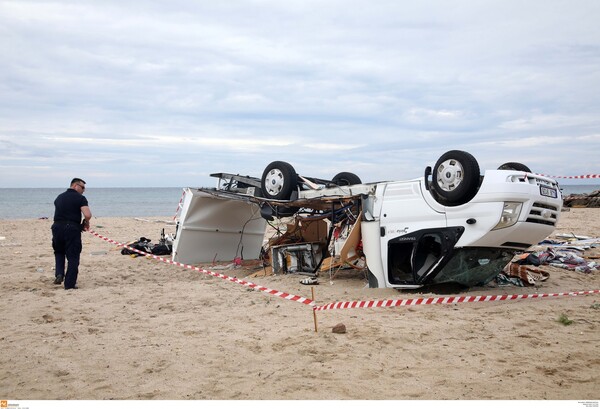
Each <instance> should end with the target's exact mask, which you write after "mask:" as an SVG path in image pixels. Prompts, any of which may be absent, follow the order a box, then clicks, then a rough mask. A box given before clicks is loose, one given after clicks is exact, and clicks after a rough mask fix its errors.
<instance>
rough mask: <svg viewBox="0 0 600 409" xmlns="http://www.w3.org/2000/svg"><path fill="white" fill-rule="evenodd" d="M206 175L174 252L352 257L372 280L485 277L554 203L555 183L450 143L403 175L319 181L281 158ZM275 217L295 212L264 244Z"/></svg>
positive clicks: (552, 220) (183, 218) (326, 260)
mask: <svg viewBox="0 0 600 409" xmlns="http://www.w3.org/2000/svg"><path fill="white" fill-rule="evenodd" d="M212 176H215V177H217V178H218V180H219V183H218V185H217V187H216V188H196V189H192V188H188V189H186V194H185V198H184V201H183V206H182V210H181V213H180V215H179V218H178V229H177V233H176V237H175V240H174V244H173V259H174V261H179V262H183V263H201V262H210V261H215V260H233V259H235V258H236V257H245V258H258V257H261V256H262V257H264V256H265V254H266V255H267V257H266V258H267V259H270V260H271V261H274V260H273V257H274V256H275V257H277V260H275V261H276V263H275V264H276V265H277V266H278V267H279V268H280V269H281V270H282V271H283V272H289V271H292V270H293V271H294V272H300V273H304V274H307V275H315V276H316V275H318V274H319V272H320V271H323V269H324V268H332V266H336V267H340V266H344V265H352V266H354V267H356V265H359V266H360V267H361V268H363V267H364V269H365V270H366V273H367V277H368V283H369V286H370V287H372V288H378V287H395V288H418V287H422V286H425V285H431V284H440V283H458V284H462V285H465V286H473V285H478V284H484V283H486V282H488V281H489V280H491V279H492V278H494V277H495V276H496V275H498V273H500V272H501V271H502V268H503V267H504V266H505V265H506V264H507V263H508V262H509V261H510V260H511V259H512V257H513V256H514V255H515V253H517V252H520V251H523V250H525V249H527V248H529V247H530V246H531V245H534V244H537V243H538V242H539V241H540V240H543V239H544V238H545V237H547V236H548V235H550V234H551V233H552V231H553V230H554V228H555V226H556V223H557V221H558V218H559V216H560V211H561V207H562V196H561V192H560V189H559V186H558V184H557V182H556V181H555V180H553V179H551V178H548V177H544V176H540V175H536V174H534V173H532V172H531V171H530V170H529V168H527V167H526V166H524V165H522V164H519V163H506V164H504V165H502V166H500V167H499V168H498V169H496V170H487V171H486V172H485V173H484V174H483V175H481V174H480V170H479V165H478V163H477V161H476V160H475V158H474V157H473V156H472V155H470V154H469V153H467V152H464V151H456V150H455V151H449V152H446V153H445V154H444V155H442V156H441V157H440V158H439V160H438V161H437V163H436V164H435V166H434V167H433V168H431V167H427V168H426V169H425V172H424V175H423V177H421V178H418V179H413V180H407V181H394V182H377V183H362V182H361V181H360V179H359V178H358V177H357V176H356V175H354V174H352V173H350V172H342V173H340V174H338V175H336V176H334V177H333V178H332V179H331V180H330V181H329V180H322V179H316V178H311V177H304V176H300V175H298V174H297V173H296V171H295V170H294V168H293V167H292V166H291V165H290V164H289V163H286V162H273V163H271V164H270V165H268V166H267V167H266V168H265V170H264V172H263V175H262V177H261V178H255V177H249V176H240V175H234V174H227V173H217V174H213V175H212ZM282 217H287V218H289V219H288V220H291V224H290V225H288V228H287V229H286V231H285V232H281V236H282V237H285V236H286V235H287V236H288V238H289V240H281V239H277V240H274V241H266V242H265V239H264V238H265V234H264V232H265V228H266V227H267V221H268V220H273V219H278V218H282ZM286 246H289V247H286ZM303 249H306V250H303ZM275 252H276V253H275ZM308 258H310V260H308ZM304 259H307V261H306V262H304ZM286 260H287V262H288V263H294V266H293V268H286V267H291V266H286V265H285V264H286ZM357 260H362V264H356V262H357ZM281 264H283V266H281Z"/></svg>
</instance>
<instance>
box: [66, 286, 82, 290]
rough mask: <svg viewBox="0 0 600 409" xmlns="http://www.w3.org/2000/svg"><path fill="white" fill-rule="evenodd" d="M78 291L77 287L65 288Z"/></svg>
mask: <svg viewBox="0 0 600 409" xmlns="http://www.w3.org/2000/svg"><path fill="white" fill-rule="evenodd" d="M78 289H79V287H77V286H75V287H69V288H67V287H65V290H78Z"/></svg>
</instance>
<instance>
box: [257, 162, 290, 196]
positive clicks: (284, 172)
mask: <svg viewBox="0 0 600 409" xmlns="http://www.w3.org/2000/svg"><path fill="white" fill-rule="evenodd" d="M260 184H261V190H262V194H263V197H265V198H266V199H276V200H289V199H290V197H291V196H292V192H293V191H294V190H295V189H296V188H297V186H298V174H297V173H296V170H295V169H294V167H293V166H292V165H290V164H289V163H287V162H281V161H276V162H271V163H270V164H269V165H268V166H267V167H266V168H265V171H264V172H263V174H262V178H261V179H260Z"/></svg>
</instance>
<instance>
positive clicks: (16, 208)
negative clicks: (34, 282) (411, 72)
mask: <svg viewBox="0 0 600 409" xmlns="http://www.w3.org/2000/svg"><path fill="white" fill-rule="evenodd" d="M561 189H562V191H563V195H565V196H566V195H568V194H574V193H591V192H593V191H595V190H599V189H600V185H591V184H590V185H561ZM65 190H66V189H63V188H0V219H31V218H35V219H39V218H43V217H47V218H52V217H53V216H54V199H55V198H56V196H58V195H59V194H60V193H62V192H64V191H65ZM182 194H183V188H180V187H158V188H146V187H145V188H141V187H129V188H123V187H118V188H92V187H90V188H89V189H86V191H85V197H86V198H87V199H88V202H89V205H90V209H91V210H92V214H93V215H94V216H95V217H153V216H162V217H168V216H170V217H172V216H174V215H175V212H176V211H177V206H178V205H179V200H180V199H181V196H182Z"/></svg>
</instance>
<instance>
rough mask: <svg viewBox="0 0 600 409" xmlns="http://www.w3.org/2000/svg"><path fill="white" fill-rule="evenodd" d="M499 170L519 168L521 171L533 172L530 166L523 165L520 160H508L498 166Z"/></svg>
mask: <svg viewBox="0 0 600 409" xmlns="http://www.w3.org/2000/svg"><path fill="white" fill-rule="evenodd" d="M498 170H518V171H521V172H527V173H531V169H529V167H528V166H526V165H523V164H522V163H519V162H506V163H504V164H502V165H500V167H499V168H498Z"/></svg>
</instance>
